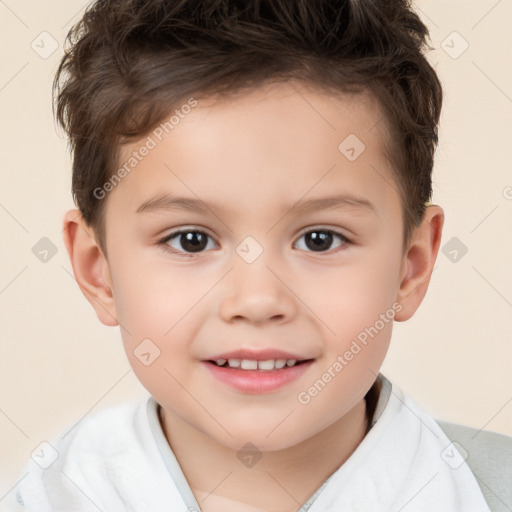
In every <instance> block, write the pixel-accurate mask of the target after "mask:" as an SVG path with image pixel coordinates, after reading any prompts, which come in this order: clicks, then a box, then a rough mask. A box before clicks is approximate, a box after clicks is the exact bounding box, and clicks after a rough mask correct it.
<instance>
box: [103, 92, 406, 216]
mask: <svg viewBox="0 0 512 512" xmlns="http://www.w3.org/2000/svg"><path fill="white" fill-rule="evenodd" d="M196 101H197V104H196V106H195V107H193V108H187V109H183V110H181V111H180V108H179V107H175V110H174V112H175V113H176V114H178V115H176V116H174V119H175V121H174V123H173V124H172V125H171V123H167V124H165V123H166V120H164V121H163V123H162V124H160V125H159V126H157V127H155V129H154V130H153V131H152V132H151V133H150V134H149V136H148V138H143V139H141V140H140V141H137V142H135V143H131V144H129V145H126V146H124V147H123V148H122V150H121V154H120V164H121V165H120V166H122V165H123V164H126V163H127V162H129V161H130V160H134V159H135V157H134V153H140V151H139V150H140V149H141V147H142V146H143V145H147V143H148V141H150V142H151V146H152V148H151V150H150V151H146V152H145V153H146V155H145V156H144V157H142V158H141V157H140V156H138V158H137V161H136V162H135V161H134V164H135V165H133V168H132V169H130V171H129V172H128V173H125V174H126V177H124V178H123V179H122V181H121V182H120V183H119V185H117V186H116V187H115V189H114V190H113V192H111V196H112V197H111V198H110V199H109V202H112V203H114V204H117V205H118V206H122V207H124V208H125V209H129V210H130V212H136V211H137V210H138V209H139V208H140V206H141V204H142V203H143V202H144V201H147V200H148V199H150V198H151V197H154V196H155V195H156V194H161V193H162V192H165V191H168V192H170V193H174V195H178V196H184V195H186V196H189V197H193V196H194V195H195V196H197V197H196V198H197V199H199V200H204V201H209V200H211V201H210V202H212V203H213V202H215V199H217V203H220V205H219V206H220V207H221V208H223V209H224V210H225V211H228V210H229V209H233V210H236V207H237V206H238V207H240V208H254V209H255V211H257V206H258V204H260V205H261V204H262V201H263V200H265V203H266V205H267V206H268V204H269V202H272V201H274V202H276V203H279V204H278V208H279V209H280V210H282V207H283V204H289V203H293V202H294V201H297V200H299V199H300V198H301V197H305V196H307V195H308V196H310V197H308V198H312V197H313V196H314V195H315V193H321V192H327V191H329V190H330V189H331V188H332V186H333V184H334V183H336V184H337V185H339V186H340V187H341V189H347V191H351V192H353V193H354V195H356V196H364V195H366V194H368V195H369V196H372V195H373V196H374V199H378V198H380V199H382V198H386V197H388V196H389V197H391V196H393V195H396V192H397V187H396V186H394V185H393V173H392V169H391V166H390V163H389V161H388V159H387V157H386V155H387V144H386V142H387V131H386V122H385V119H384V116H383V114H382V109H381V108H380V105H379V103H378V102H377V100H376V99H375V98H374V96H373V95H371V94H370V93H368V92H364V93H357V94H341V93H340V94H337V95H333V94H329V93H327V92H325V91H321V90H319V89H315V88H313V87H311V86H309V87H308V86H306V85H304V84H298V83H297V82H295V83H271V84H268V85H267V86H265V87H261V88H259V89H255V90H252V91H250V92H245V93H243V94H237V95H232V96H225V97H213V96H210V97H206V98H200V97H199V98H196ZM176 111H177V112H176ZM185 112H186V113H185ZM171 115H172V113H171ZM171 115H170V116H169V118H170V117H171ZM176 121H177V122H176ZM125 167H126V165H125ZM386 187H387V188H388V189H389V190H386ZM337 192H339V193H342V192H344V190H338V191H337ZM198 194H199V196H198ZM121 199H122V203H123V204H122V205H120V204H119V202H120V201H121ZM281 203H282V204H281Z"/></svg>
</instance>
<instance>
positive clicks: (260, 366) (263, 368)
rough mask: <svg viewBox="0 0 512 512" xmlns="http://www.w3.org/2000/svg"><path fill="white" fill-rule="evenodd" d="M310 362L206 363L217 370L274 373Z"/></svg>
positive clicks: (239, 360) (242, 360)
mask: <svg viewBox="0 0 512 512" xmlns="http://www.w3.org/2000/svg"><path fill="white" fill-rule="evenodd" d="M310 361H313V359H304V360H301V361H297V360H296V359H268V360H266V361H256V360H250V359H229V360H226V359H218V360H217V361H213V360H209V361H207V362H208V363H210V364H212V365H214V366H216V367H218V368H227V369H231V370H244V371H252V372H274V371H283V370H288V369H290V368H294V367H295V366H300V365H301V364H304V363H307V362H310Z"/></svg>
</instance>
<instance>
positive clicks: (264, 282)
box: [220, 258, 298, 325]
mask: <svg viewBox="0 0 512 512" xmlns="http://www.w3.org/2000/svg"><path fill="white" fill-rule="evenodd" d="M260 260H261V261H260ZM227 279H228V280H227V281H226V282H225V283H224V285H225V286H224V289H223V290H222V292H223V299H222V301H221V304H220V316H221V318H222V319H223V320H224V321H226V322H230V323H234V322H244V321H245V322H247V323H251V324H259V325H261V324H265V323H267V322H269V321H272V322H275V323H280V324H281V323H287V322H289V321H291V320H292V319H293V318H294V317H295V315H296V314H297V309H298V305H297V302H296V300H295V296H294V294H293V292H292V291H291V289H290V288H291V287H289V286H290V285H289V284H288V283H286V279H283V278H282V277H281V276H279V273H278V272H276V271H274V270H273V269H272V270H271V269H270V268H269V267H268V266H267V265H266V264H265V261H263V260H262V258H260V259H258V260H257V261H256V262H253V263H251V264H247V263H245V262H244V261H241V262H238V263H237V264H236V265H235V268H234V269H233V271H232V272H230V273H229V276H228V277H227Z"/></svg>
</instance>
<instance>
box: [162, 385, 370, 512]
mask: <svg viewBox="0 0 512 512" xmlns="http://www.w3.org/2000/svg"><path fill="white" fill-rule="evenodd" d="M378 393H379V387H378V382H376V383H375V384H374V386H373V387H372V389H371V390H370V392H369V393H368V394H367V396H366V399H367V400H365V399H362V400H361V401H360V402H358V403H357V404H356V405H355V406H354V407H353V408H352V409H351V410H350V411H349V412H348V413H347V414H345V415H344V416H343V417H342V418H340V419H339V420H337V421H336V422H335V423H333V424H331V425H329V426H328V427H327V428H326V429H324V430H323V431H321V432H319V433H318V434H316V435H315V436H313V437H311V438H309V439H307V440H305V441H303V442H301V443H299V444H297V445H295V446H292V447H290V448H287V449H285V450H277V451H271V452H264V453H263V456H262V457H261V459H260V460H259V461H258V462H257V464H255V465H254V466H251V467H250V468H245V467H244V466H243V465H242V464H241V463H240V461H239V460H238V458H237V452H236V451H235V450H232V449H231V448H229V447H226V446H223V445H220V444H219V443H217V442H215V441H214V440H212V439H211V438H209V437H207V436H205V435H204V434H203V433H201V432H199V431H197V430H196V429H194V428H193V427H191V426H190V425H188V424H186V423H184V422H183V421H181V420H180V419H179V418H177V417H176V416H174V415H171V414H169V412H168V411H164V410H163V409H162V408H159V411H160V414H161V415H162V416H161V424H162V429H163V431H164V434H165V436H166V438H167V441H168V442H169V444H170V446H171V448H172V450H173V452H174V454H175V456H176V458H177V460H178V461H179V464H180V466H181V469H182V471H183V473H184V475H185V478H186V479H187V482H188V483H189V485H190V488H191V490H192V492H193V494H194V496H195V497H196V500H197V502H198V504H199V505H200V507H201V510H203V512H205V511H209V512H214V511H217V510H218V511H221V510H222V511H223V512H228V511H229V510H233V511H234V510H236V511H237V512H242V511H252V512H257V511H259V510H265V511H269V510H280V511H285V510H297V509H298V508H299V507H300V506H301V505H302V504H303V503H305V502H306V501H307V500H308V499H309V498H310V497H311V495H312V494H313V493H314V492H315V491H316V490H317V489H318V488H319V487H320V486H321V485H322V483H323V482H324V481H325V480H326V479H327V478H329V476H330V475H332V474H333V473H334V472H335V471H336V470H337V469H338V468H339V467H340V466H341V465H342V464H343V463H344V462H345V461H346V460H347V459H348V458H349V457H350V455H351V454H352V453H353V452H354V450H355V449H356V448H357V447H358V446H359V444H360V443H361V441H362V440H363V439H364V437H365V435H366V433H367V431H368V428H369V424H370V422H371V418H372V415H373V411H374V410H375V403H376V399H377V398H378ZM333 447H336V449H333Z"/></svg>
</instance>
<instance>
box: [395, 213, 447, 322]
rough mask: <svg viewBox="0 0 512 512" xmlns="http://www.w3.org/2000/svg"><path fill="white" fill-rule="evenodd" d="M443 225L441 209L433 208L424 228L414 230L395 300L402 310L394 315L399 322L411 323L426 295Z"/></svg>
mask: <svg viewBox="0 0 512 512" xmlns="http://www.w3.org/2000/svg"><path fill="white" fill-rule="evenodd" d="M443 224H444V212H443V210H442V208H441V207H440V206H437V205H430V206H427V208H426V209H425V212H424V214H423V219H422V221H421V224H420V225H419V226H418V227H417V228H415V229H414V232H413V234H412V237H411V242H410V244H409V247H408V249H407V250H406V252H405V254H404V261H403V264H402V274H401V277H400V289H399V291H398V294H397V299H396V300H397V302H399V303H400V304H402V309H401V310H400V311H399V312H397V313H396V314H395V320H396V321H398V322H403V321H405V320H409V318H411V317H412V315H414V313H415V312H416V310H417V309H418V307H419V305H420V304H421V302H422V301H423V298H424V297H425V294H426V293H427V288H428V285H429V283H430V277H431V275H432V269H433V268H434V263H435V261H436V258H437V253H438V251H439V245H440V243H441V234H442V231H443Z"/></svg>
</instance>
